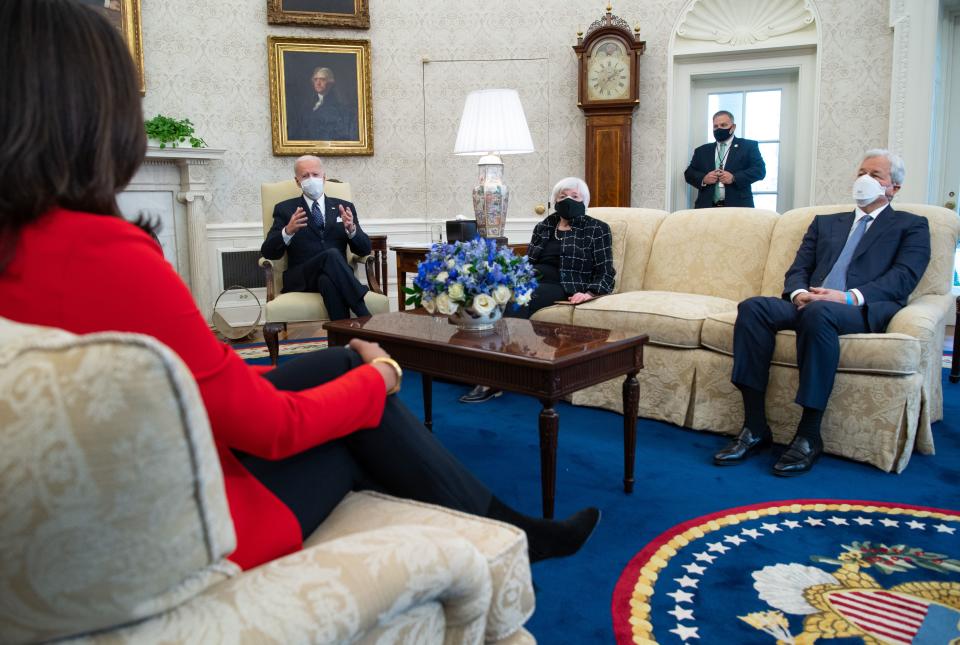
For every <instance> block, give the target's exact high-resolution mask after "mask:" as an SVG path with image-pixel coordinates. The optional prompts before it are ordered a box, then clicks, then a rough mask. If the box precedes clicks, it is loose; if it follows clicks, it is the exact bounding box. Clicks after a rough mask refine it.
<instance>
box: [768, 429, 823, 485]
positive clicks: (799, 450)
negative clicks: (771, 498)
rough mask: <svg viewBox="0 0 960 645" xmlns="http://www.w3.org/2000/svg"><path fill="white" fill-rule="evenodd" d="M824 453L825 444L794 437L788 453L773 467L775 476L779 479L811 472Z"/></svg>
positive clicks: (781, 456)
mask: <svg viewBox="0 0 960 645" xmlns="http://www.w3.org/2000/svg"><path fill="white" fill-rule="evenodd" d="M822 452H823V442H821V441H816V440H813V441H811V440H810V439H808V438H806V437H799V436H797V437H794V438H793V441H791V442H790V446H789V447H788V448H787V450H786V452H784V453H783V454H782V455H780V459H778V460H777V463H775V464H774V465H773V474H774V475H778V476H779V477H796V476H797V475H802V474H803V473H805V472H807V471H809V470H810V469H811V468H813V465H814V464H815V463H817V459H819V458H820V453H822Z"/></svg>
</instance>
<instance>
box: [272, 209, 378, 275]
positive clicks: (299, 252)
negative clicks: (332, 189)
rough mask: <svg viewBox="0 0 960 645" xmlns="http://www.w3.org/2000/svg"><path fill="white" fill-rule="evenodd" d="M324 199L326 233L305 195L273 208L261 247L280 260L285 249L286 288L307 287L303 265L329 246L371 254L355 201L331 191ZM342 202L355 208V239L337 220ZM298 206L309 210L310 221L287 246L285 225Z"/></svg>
mask: <svg viewBox="0 0 960 645" xmlns="http://www.w3.org/2000/svg"><path fill="white" fill-rule="evenodd" d="M324 200H325V203H326V208H325V212H324V229H323V235H322V236H321V234H320V230H319V229H318V228H317V225H316V223H315V222H313V221H312V219H311V218H310V209H309V208H307V202H306V200H305V199H304V198H303V196H302V195H301V196H300V197H295V198H293V199H288V200H285V201H282V202H280V203H279V204H277V205H276V206H275V207H274V209H273V226H272V227H270V232H269V233H267V239H265V240H264V241H263V245H262V246H261V247H260V253H261V255H263V257H265V258H267V259H269V260H279V259H280V258H282V257H283V254H284V253H286V254H287V262H288V264H287V270H286V271H284V272H283V290H284V291H303V290H304V288H305V287H306V284H305V281H304V278H303V266H302V265H303V264H304V263H305V262H307V261H308V260H310V259H311V258H313V257H315V256H316V255H318V254H319V253H322V252H323V251H326V250H327V249H337V250H338V251H340V253H341V254H343V256H344V257H346V255H347V246H348V245H349V246H350V250H351V251H353V252H354V253H355V254H357V255H369V254H370V251H371V246H370V238H369V237H367V234H366V233H364V232H363V229H361V228H360V220H359V219H358V218H357V209H356V208H355V207H354V205H353V204H351V203H350V202H347V201H343V200H342V199H337V198H335V197H330V196H329V195H325V196H324ZM340 206H343V207H344V208H349V209H350V210H351V211H352V212H353V221H354V223H355V224H356V225H357V233H356V235H354V236H353V239H352V240H351V239H349V238H348V237H347V231H346V230H344V228H343V222H339V221H337V220H338V219H339V217H340ZM298 207H299V208H302V209H303V210H304V211H306V212H307V221H308V222H309V224H308V225H307V226H306V227H304V228H302V229H300V230H299V231H297V232H296V233H295V234H294V236H293V239H291V240H290V245H289V246H287V245H286V244H284V243H283V233H282V231H283V227H284V226H286V225H287V224H288V223H289V222H290V217H291V216H292V215H293V213H294V211H296V210H297V208H298Z"/></svg>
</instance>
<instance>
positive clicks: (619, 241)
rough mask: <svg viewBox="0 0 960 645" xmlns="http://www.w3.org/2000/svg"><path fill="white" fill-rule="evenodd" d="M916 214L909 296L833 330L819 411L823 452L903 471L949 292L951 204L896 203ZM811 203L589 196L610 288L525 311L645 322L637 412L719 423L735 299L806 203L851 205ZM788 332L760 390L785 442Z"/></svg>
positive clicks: (613, 399) (707, 426) (928, 410)
mask: <svg viewBox="0 0 960 645" xmlns="http://www.w3.org/2000/svg"><path fill="white" fill-rule="evenodd" d="M896 206H897V208H899V209H901V210H907V211H911V212H913V213H917V214H919V215H923V216H925V217H927V218H928V220H929V222H930V233H931V244H932V259H931V262H930V265H929V267H928V268H927V271H926V273H925V274H924V276H923V278H922V279H921V281H920V284H919V285H918V286H917V288H916V290H915V291H914V293H913V294H912V295H911V298H910V304H909V305H908V306H907V307H905V308H904V309H903V310H901V311H900V312H899V313H898V314H897V315H896V316H895V317H894V319H893V320H892V321H891V323H890V325H889V328H888V329H887V333H884V334H852V335H849V336H844V337H843V338H842V339H841V341H840V353H841V355H840V368H839V374H838V376H837V380H836V385H835V387H834V390H833V394H832V396H831V399H830V403H829V406H828V408H827V410H826V414H825V415H824V422H823V438H824V444H825V449H826V451H827V452H829V453H832V454H835V455H842V456H844V457H848V458H850V459H854V460H857V461H863V462H867V463H870V464H873V465H875V466H877V467H878V468H882V469H883V470H886V471H895V472H900V471H902V470H903V469H904V468H905V467H906V465H907V462H908V461H909V459H910V455H911V454H912V452H913V451H914V450H918V451H920V452H921V453H923V454H933V452H934V441H933V433H932V431H931V424H932V423H933V422H934V421H937V420H939V419H941V418H942V416H943V401H942V390H941V373H940V371H941V359H940V356H941V351H942V348H943V340H944V328H945V325H946V322H947V320H948V319H949V316H950V315H951V314H952V312H953V306H954V297H953V296H951V295H950V284H951V280H952V271H953V258H954V250H955V249H956V245H957V237H958V235H960V218H958V217H957V215H956V213H954V212H953V211H949V210H947V209H945V208H940V207H937V206H926V205H917V204H897V205H896ZM852 209H853V207H852V205H834V206H816V207H809V208H800V209H796V210H792V211H789V212H787V213H784V214H783V215H778V214H777V213H774V212H771V211H765V210H759V209H746V208H721V209H709V210H687V211H678V212H674V213H669V214H668V213H666V212H664V211H659V210H651V209H641V208H592V209H590V214H591V215H592V216H594V217H597V218H599V219H602V220H604V221H606V222H607V223H609V224H610V227H611V229H612V233H613V252H614V264H615V267H616V270H617V282H616V291H615V293H614V294H613V295H610V296H606V297H603V298H599V299H597V300H595V301H592V302H587V303H584V304H581V305H578V306H577V307H570V306H554V307H549V308H547V309H543V310H541V311H539V312H537V314H535V315H534V318H535V319H537V320H548V321H552V322H563V323H571V324H576V325H585V326H594V327H606V328H610V329H621V330H629V331H633V332H636V333H643V334H648V335H649V336H650V343H649V344H648V345H647V346H646V349H645V350H644V369H643V370H641V372H640V376H639V378H640V387H641V389H640V415H641V416H643V417H647V418H651V419H659V420H663V421H668V422H670V423H673V424H676V425H679V426H684V427H687V428H694V429H697V430H709V431H712V432H720V433H725V434H733V433H736V432H738V431H739V429H740V427H741V426H742V422H743V411H742V404H741V399H740V395H739V391H738V390H736V388H734V386H733V385H732V384H731V383H730V373H731V369H732V365H733V358H732V353H733V352H732V348H733V323H734V321H735V320H736V311H737V303H738V302H739V301H741V300H743V299H745V298H747V297H750V296H756V295H768V296H778V297H779V295H780V293H781V291H782V289H783V276H784V273H785V272H786V270H787V268H788V267H789V265H790V264H791V263H792V261H793V258H794V255H795V253H796V250H797V248H798V247H799V246H800V241H801V239H802V238H803V234H804V233H805V232H806V229H807V227H808V225H809V223H810V221H811V220H812V219H813V216H814V215H816V214H823V213H834V212H841V211H850V210H852ZM796 365H797V362H796V349H795V335H794V333H793V332H781V333H780V334H779V335H778V338H777V348H776V352H775V354H774V365H773V368H772V370H771V374H770V386H769V389H768V391H767V414H768V417H769V422H770V426H771V428H772V429H773V433H774V438H775V439H776V441H778V442H780V443H786V442H788V441H789V440H790V438H791V437H792V436H793V433H794V430H795V429H796V424H797V422H798V421H799V418H800V407H799V406H798V405H796V404H795V403H794V402H793V399H794V396H795V393H796V388H797V381H798V372H797V367H796ZM620 388H621V384H620V383H619V382H609V383H604V384H602V385H599V386H596V387H594V388H590V389H587V390H583V391H581V392H578V393H577V394H575V395H574V396H573V399H572V401H573V402H574V403H575V404H579V405H593V406H599V407H603V408H607V409H610V410H616V411H621V401H622V398H621V394H620Z"/></svg>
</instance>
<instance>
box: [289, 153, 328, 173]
mask: <svg viewBox="0 0 960 645" xmlns="http://www.w3.org/2000/svg"><path fill="white" fill-rule="evenodd" d="M301 161H316V162H317V163H318V164H320V167H321V168H323V159H321V158H320V157H318V156H317V155H303V156H302V157H297V160H296V161H294V162H293V172H294V173H296V172H297V166H299V165H300V162H301Z"/></svg>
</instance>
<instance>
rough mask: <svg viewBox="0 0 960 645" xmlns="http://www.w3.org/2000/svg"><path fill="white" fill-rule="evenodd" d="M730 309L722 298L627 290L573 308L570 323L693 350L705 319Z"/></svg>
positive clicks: (733, 305) (733, 306)
mask: <svg viewBox="0 0 960 645" xmlns="http://www.w3.org/2000/svg"><path fill="white" fill-rule="evenodd" d="M731 310H732V311H733V312H734V315H736V310H737V303H736V302H734V301H732V300H727V299H726V298H715V297H713V296H701V295H698V294H695V293H673V292H667V291H630V292H627V293H618V294H614V295H611V296H604V297H602V298H597V299H596V300H591V301H589V302H585V303H583V304H580V305H577V306H576V307H575V308H574V312H573V324H574V325H583V326H586V327H602V328H605V329H616V330H620V331H628V332H634V333H638V334H646V335H647V336H649V337H650V342H651V343H653V344H655V345H667V346H670V347H682V348H689V349H695V348H697V347H700V327H701V325H702V324H703V321H704V320H705V319H706V318H707V316H709V315H710V314H716V313H720V312H724V311H731ZM538 313H539V312H538Z"/></svg>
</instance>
